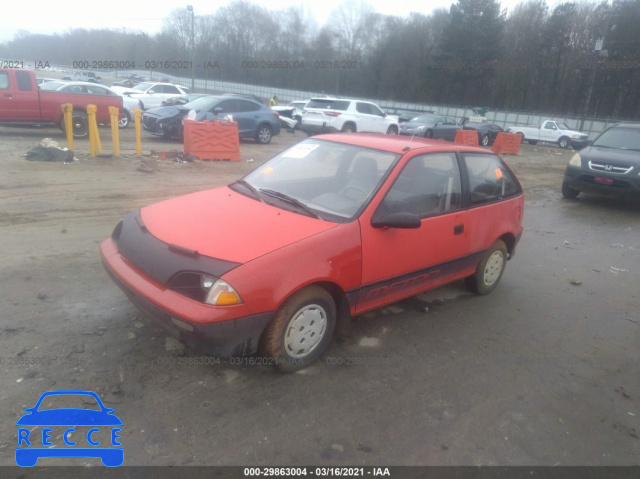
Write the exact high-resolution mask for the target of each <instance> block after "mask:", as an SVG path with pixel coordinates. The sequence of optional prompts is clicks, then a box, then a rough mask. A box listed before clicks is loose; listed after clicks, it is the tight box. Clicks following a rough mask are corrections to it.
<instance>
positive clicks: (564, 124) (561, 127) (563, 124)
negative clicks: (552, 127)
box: [556, 122, 572, 130]
mask: <svg viewBox="0 0 640 479" xmlns="http://www.w3.org/2000/svg"><path fill="white" fill-rule="evenodd" d="M556 125H558V128H560V129H561V130H571V129H572V128H569V126H568V125H567V124H566V123H557V122H556Z"/></svg>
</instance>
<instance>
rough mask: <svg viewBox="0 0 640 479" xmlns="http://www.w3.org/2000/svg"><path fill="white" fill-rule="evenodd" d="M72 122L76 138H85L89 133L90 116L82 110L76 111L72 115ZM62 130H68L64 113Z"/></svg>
mask: <svg viewBox="0 0 640 479" xmlns="http://www.w3.org/2000/svg"><path fill="white" fill-rule="evenodd" d="M71 124H72V126H73V130H72V131H73V137H74V138H85V137H86V136H88V135H89V117H88V116H87V114H86V113H85V112H83V111H81V110H78V111H74V112H73V113H72V115H71ZM61 125H62V131H64V132H66V131H67V130H66V124H65V122H64V115H63V116H62V120H61Z"/></svg>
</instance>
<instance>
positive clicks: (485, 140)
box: [480, 135, 489, 146]
mask: <svg viewBox="0 0 640 479" xmlns="http://www.w3.org/2000/svg"><path fill="white" fill-rule="evenodd" d="M480 144H481V145H482V146H489V135H482V138H480Z"/></svg>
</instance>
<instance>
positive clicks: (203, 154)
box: [184, 118, 240, 161]
mask: <svg viewBox="0 0 640 479" xmlns="http://www.w3.org/2000/svg"><path fill="white" fill-rule="evenodd" d="M184 152H185V153H186V154H187V155H192V156H197V157H198V158H199V159H201V160H227V161H240V138H239V136H238V123H236V122H229V123H221V122H219V121H195V120H187V119H186V118H185V120H184Z"/></svg>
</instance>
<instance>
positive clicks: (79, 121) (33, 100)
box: [0, 68, 122, 138]
mask: <svg viewBox="0 0 640 479" xmlns="http://www.w3.org/2000/svg"><path fill="white" fill-rule="evenodd" d="M65 103H71V104H72V105H73V136H74V137H76V138H83V137H85V136H87V134H88V125H87V113H86V111H87V105H96V106H97V108H98V110H97V113H96V119H97V120H98V123H110V121H111V117H110V116H109V107H110V106H115V107H117V108H119V109H120V114H121V115H122V97H121V96H119V95H113V96H111V95H91V94H83V93H68V92H63V91H41V90H40V88H38V84H37V83H36V77H35V74H34V73H33V72H32V71H31V70H20V69H12V68H0V125H11V126H22V125H46V124H55V125H57V126H59V127H60V128H62V129H64V121H63V115H62V109H61V108H60V106H61V105H63V104H65Z"/></svg>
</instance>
